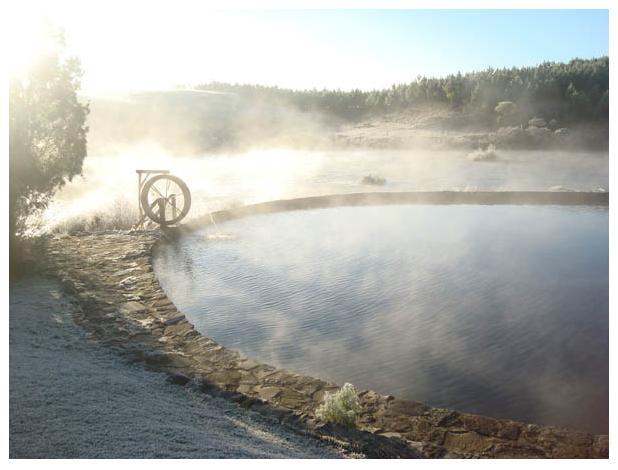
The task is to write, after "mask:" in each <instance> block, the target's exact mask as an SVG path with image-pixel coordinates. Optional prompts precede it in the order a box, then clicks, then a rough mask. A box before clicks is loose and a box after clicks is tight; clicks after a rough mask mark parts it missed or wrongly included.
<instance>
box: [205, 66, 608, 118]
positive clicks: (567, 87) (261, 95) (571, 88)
mask: <svg viewBox="0 0 618 470" xmlns="http://www.w3.org/2000/svg"><path fill="white" fill-rule="evenodd" d="M197 88H198V89H203V90H212V91H222V92H231V93H235V94H238V95H241V96H243V97H245V98H248V99H249V100H259V101H268V102H271V103H277V104H284V105H291V106H294V107H296V108H297V109H299V110H301V111H307V112H311V111H320V112H324V113H329V114H333V115H336V116H338V117H342V118H345V119H355V118H360V117H366V116H368V115H376V114H383V113H388V112H397V111H404V110H406V109H410V108H414V107H416V106H419V105H423V104H446V105H449V106H451V107H452V108H453V109H456V110H460V111H462V112H466V113H469V114H472V115H476V116H477V117H478V118H479V119H483V118H489V117H490V116H492V117H495V112H496V107H497V106H498V104H499V103H501V102H511V103H513V104H514V106H515V108H516V109H518V110H519V116H520V117H521V119H524V120H525V119H526V118H531V117H534V116H538V117H542V118H544V119H547V120H548V121H549V120H551V119H556V120H559V121H560V122H564V123H570V124H573V123H579V122H590V121H593V122H607V121H608V117H609V57H607V56H604V57H599V58H594V59H574V60H571V61H570V62H568V63H561V62H544V63H542V64H540V65H538V66H534V67H512V68H502V69H494V68H491V67H490V68H488V69H486V70H484V71H480V72H471V73H466V74H461V73H457V74H451V75H448V76H446V77H443V78H428V77H424V76H419V77H417V78H416V80H414V81H412V82H410V83H405V84H397V85H393V86H391V87H390V88H387V89H382V90H372V91H362V90H352V91H342V90H326V89H323V90H317V89H313V90H303V91H298V90H290V89H284V88H278V87H267V86H260V85H249V84H229V83H221V82H210V83H206V84H202V85H199V86H198V87H197Z"/></svg>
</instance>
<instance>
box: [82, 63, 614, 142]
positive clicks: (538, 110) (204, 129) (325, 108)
mask: <svg viewBox="0 0 618 470" xmlns="http://www.w3.org/2000/svg"><path fill="white" fill-rule="evenodd" d="M89 101H90V107H91V114H90V119H89V124H90V127H91V132H90V135H89V148H90V149H91V153H93V152H94V153H101V152H103V153H104V152H107V151H113V149H115V148H118V147H119V146H123V145H130V144H134V143H137V142H144V141H146V142H155V143H157V144H158V145H161V146H162V147H163V148H165V149H166V150H167V151H169V152H172V153H177V154H193V153H204V152H216V151H220V150H223V149H225V150H235V149H244V148H247V147H252V146H302V147H313V146H325V145H338V144H345V145H350V144H352V145H354V143H355V142H356V143H358V144H360V145H363V144H366V143H367V142H368V141H367V139H360V140H359V139H356V134H358V129H360V128H362V129H364V130H363V134H367V129H368V128H373V134H372V135H373V136H374V138H373V140H372V141H371V142H373V143H376V142H378V145H381V144H379V143H380V142H381V143H382V144H384V145H385V146H389V145H397V144H398V143H397V142H395V141H393V139H392V138H389V136H388V135H379V134H380V132H386V133H387V134H388V129H389V128H390V129H392V128H393V126H392V125H390V124H389V126H384V125H383V123H384V122H388V123H393V122H396V123H398V125H397V126H398V127H397V126H396V127H397V130H398V132H399V134H401V135H402V136H403V140H402V139H399V140H400V141H401V140H402V141H403V142H406V141H410V142H411V141H412V140H414V139H413V138H412V139H411V138H409V137H415V136H418V133H419V131H420V130H422V131H423V132H424V134H423V136H424V137H426V136H427V135H428V133H427V132H428V131H433V130H436V131H440V132H447V131H457V132H459V133H460V134H461V133H463V134H461V135H455V136H451V137H453V138H447V139H446V141H445V142H447V143H448V144H449V145H451V144H453V145H454V144H457V143H462V142H463V143H465V144H466V145H477V144H478V142H491V143H500V142H501V140H500V139H498V140H496V138H484V137H482V136H481V137H480V138H474V139H469V138H467V135H468V134H469V133H471V132H475V133H479V132H480V133H481V134H482V133H485V134H488V135H489V134H493V135H494V136H503V137H505V138H506V140H504V139H502V141H504V142H506V143H507V144H508V145H510V146H518V145H520V144H521V145H522V146H524V147H530V146H534V145H542V144H547V143H549V144H551V145H553V144H560V143H562V144H568V145H571V144H572V143H573V142H575V141H571V142H569V141H568V139H564V138H563V137H564V136H565V135H567V134H568V133H569V131H566V130H564V129H565V128H578V129H582V128H583V129H585V131H582V132H580V135H583V136H584V137H585V138H579V137H578V139H577V143H580V144H582V145H583V146H591V145H592V146H598V147H606V142H607V138H606V137H607V136H608V132H609V131H608V129H609V127H608V121H609V58H608V57H600V58H596V59H587V60H583V59H576V60H572V61H570V62H568V63H556V62H546V63H543V64H540V65H538V66H536V67H519V68H518V67H513V68H510V69H491V68H490V69H487V70H485V71H481V72H473V73H468V74H454V75H449V76H447V77H444V78H426V77H418V78H417V79H416V80H414V81H412V82H410V83H407V84H399V85H393V86H392V87H390V88H388V89H384V90H373V91H361V90H353V91H341V90H305V91H297V90H288V89H281V88H277V87H264V86H259V85H239V84H227V83H218V82H214V83H208V84H203V85H199V86H197V87H196V89H194V90H171V91H155V92H144V93H134V94H127V95H122V96H120V95H116V96H113V97H91V98H89ZM411 116H413V119H411V118H410V117H411ZM528 127H530V131H526V132H521V130H526V129H527V128H528ZM518 128H519V129H520V131H517V132H516V130H517V129H518ZM350 129H354V132H356V134H355V135H354V136H353V137H354V138H348V137H349V136H347V134H346V133H348V134H349V132H348V131H349V130H350ZM537 129H541V130H539V131H537ZM561 129H562V131H561ZM556 131H560V132H562V134H560V135H561V136H562V137H561V138H560V139H558V138H557V137H554V134H553V133H554V132H556ZM354 132H353V133H354ZM466 133H467V134H466ZM571 134H572V132H571ZM462 135H463V138H460V137H461V136H462ZM342 136H343V138H341V137H342ZM547 136H551V138H549V137H547ZM423 142H425V141H423Z"/></svg>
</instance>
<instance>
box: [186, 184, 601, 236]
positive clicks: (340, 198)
mask: <svg viewBox="0 0 618 470" xmlns="http://www.w3.org/2000/svg"><path fill="white" fill-rule="evenodd" d="M390 204H431V205H456V204H461V205H466V204H474V205H558V206H601V207H607V206H609V192H586V191H410V192H395V191H385V192H384V191H375V192H365V193H348V194H330V195H323V196H309V197H300V198H294V199H280V200H276V201H267V202H260V203H256V204H251V205H247V206H242V207H236V208H233V209H227V210H221V211H217V212H214V213H213V214H212V215H213V216H214V218H215V219H216V220H218V221H223V220H230V219H236V218H240V217H246V216H249V215H258V214H270V213H274V212H284V211H292V210H308V209H324V208H329V207H341V206H370V205H390ZM211 220H212V219H211V216H210V214H207V215H204V216H202V217H197V218H194V219H193V220H190V221H189V222H188V223H187V224H186V225H184V226H183V230H189V231H190V230H195V229H199V228H201V227H203V226H204V225H208V224H210V223H211Z"/></svg>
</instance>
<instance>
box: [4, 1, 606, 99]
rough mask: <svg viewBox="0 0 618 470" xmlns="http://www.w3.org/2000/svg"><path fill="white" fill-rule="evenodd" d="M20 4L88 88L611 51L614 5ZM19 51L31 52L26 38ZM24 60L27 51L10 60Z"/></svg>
mask: <svg viewBox="0 0 618 470" xmlns="http://www.w3.org/2000/svg"><path fill="white" fill-rule="evenodd" d="M31 4H33V2H32V1H30V2H27V1H23V0H22V1H21V2H16V3H15V5H14V6H13V7H11V9H10V10H9V13H10V15H11V18H10V20H9V26H10V27H11V28H12V29H13V30H14V31H12V32H10V34H11V36H12V37H20V36H21V37H22V38H23V37H24V35H27V34H29V33H28V31H29V29H28V28H27V27H25V26H24V25H25V24H26V23H27V22H28V20H30V19H32V18H33V17H40V16H42V15H48V16H49V17H51V19H52V21H53V22H54V23H55V24H58V25H60V26H62V27H63V28H64V29H65V34H66V41H67V46H68V48H69V50H70V51H71V52H72V53H74V54H76V55H77V56H78V57H79V58H80V59H81V61H82V65H83V69H84V72H85V73H84V78H83V87H82V88H83V89H84V91H86V92H97V91H116V90H135V89H153V88H168V87H171V86H174V85H177V84H187V85H194V84H197V83H204V82H208V81H211V80H219V81H228V82H241V83H259V84H267V85H278V86H282V87H291V88H313V87H316V88H323V87H326V88H342V89H351V88H357V87H358V88H361V89H370V88H382V87H387V86H390V85H391V84H393V83H399V82H409V81H412V80H414V79H415V78H416V77H417V75H428V76H441V75H446V74H449V73H456V72H457V71H462V72H466V71H472V70H479V69H485V68H487V67H488V66H492V67H505V66H506V67H510V66H521V65H535V64H538V63H540V62H542V61H545V60H552V61H568V60H570V59H572V58H575V57H582V58H590V57H596V56H600V55H606V54H608V46H609V43H608V29H609V28H608V26H609V25H608V12H607V10H433V11H432V10H382V11H379V10H311V11H309V10H291V11H290V10H287V11H286V10H276V11H272V10H259V11H239V10H233V11H216V10H211V9H207V8H206V7H204V6H203V5H204V3H203V2H192V1H188V0H186V1H184V0H175V1H168V2H152V3H149V2H132V3H131V2H116V1H113V0H109V1H106V2H90V1H88V2H86V1H83V2H70V1H65V2H61V1H48V2H36V1H34V4H35V6H32V5H31ZM14 43H15V44H20V46H19V47H15V48H14V49H13V55H14V56H15V55H19V54H21V55H22V56H24V55H25V53H22V52H23V50H25V49H26V48H27V45H28V43H29V41H28V39H27V38H26V39H21V40H20V41H15V42H14ZM10 60H12V61H13V62H19V57H13V58H12V59H11V58H10Z"/></svg>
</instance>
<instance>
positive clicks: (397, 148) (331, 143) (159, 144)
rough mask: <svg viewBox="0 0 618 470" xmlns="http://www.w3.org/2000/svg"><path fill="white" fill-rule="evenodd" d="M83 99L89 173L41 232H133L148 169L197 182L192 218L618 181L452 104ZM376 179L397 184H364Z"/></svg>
mask: <svg viewBox="0 0 618 470" xmlns="http://www.w3.org/2000/svg"><path fill="white" fill-rule="evenodd" d="M81 99H82V100H83V101H86V102H88V103H89V105H90V109H91V112H90V115H89V118H88V125H89V127H90V131H89V134H88V156H87V157H86V159H85V161H84V167H83V175H82V176H78V177H75V178H74V179H73V181H72V182H70V183H68V184H67V185H66V186H65V187H64V188H62V189H61V190H60V191H59V192H58V193H57V194H56V196H55V198H54V200H53V202H52V204H51V205H50V206H49V208H48V210H47V211H46V212H45V213H44V215H43V218H42V220H41V221H40V223H39V224H38V226H37V227H36V230H38V231H41V230H42V231H49V230H71V228H72V227H73V228H75V227H86V228H88V227H89V228H128V227H129V226H130V225H132V223H134V222H136V221H137V214H138V195H137V175H136V173H135V170H137V169H165V170H169V171H170V172H171V173H172V174H174V175H177V176H179V177H180V178H181V179H183V180H184V181H185V182H186V183H187V184H188V186H189V189H190V191H191V193H192V196H193V197H192V200H193V205H192V209H191V211H190V213H189V216H188V218H187V219H186V221H189V220H191V219H192V218H199V217H202V216H204V215H205V214H208V213H209V212H211V211H216V210H219V209H224V208H229V207H235V206H238V205H244V204H248V203H255V202H262V201H268V200H275V199H288V198H294V197H302V196H313V195H323V194H337V193H350V192H367V191H425V190H431V191H435V190H438V191H439V190H456V191H476V190H496V191H503V190H523V191H526V190H540V191H546V190H550V191H564V190H572V191H599V190H602V191H606V190H607V189H608V185H609V171H608V153H607V151H591V150H585V149H577V146H571V147H569V148H568V149H566V148H555V147H552V146H551V145H550V146H548V147H547V148H542V147H539V148H536V149H534V148H533V149H525V150H524V149H518V148H513V146H512V145H506V144H504V145H500V144H497V145H494V144H491V145H489V146H487V145H484V146H482V145H481V146H480V147H479V143H478V142H480V141H483V139H487V138H489V137H491V138H495V136H496V135H497V134H480V133H479V130H478V129H476V130H471V129H470V126H465V125H462V123H461V122H460V121H461V116H459V115H458V114H457V113H455V114H454V113H453V112H452V111H451V110H448V109H446V108H440V107H429V108H423V109H419V110H417V111H415V112H413V113H407V114H406V115H405V116H403V115H402V116H399V117H393V116H391V117H389V116H386V117H383V118H379V117H373V118H366V119H360V118H356V119H352V120H350V119H343V118H341V117H335V115H332V114H331V115H326V114H324V113H321V112H317V111H316V112H314V111H302V112H301V111H300V110H299V109H298V108H296V107H293V106H286V105H284V104H283V103H281V102H277V101H268V100H267V99H265V98H259V99H258V98H247V97H242V96H239V95H236V94H234V93H229V92H216V91H205V90H169V91H161V92H144V93H131V94H115V95H107V96H84V97H82V98H81ZM402 135H405V136H408V137H406V139H407V140H406V139H403V138H402V137H401V136H402ZM492 135H493V137H492ZM479 136H481V137H479ZM487 136H489V137H487ZM569 149H570V150H569ZM487 156H489V157H490V158H486V157H487ZM368 175H372V176H375V177H376V180H377V181H384V182H385V184H384V185H371V184H363V179H364V178H365V177H367V176H368ZM365 183H366V181H365Z"/></svg>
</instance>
